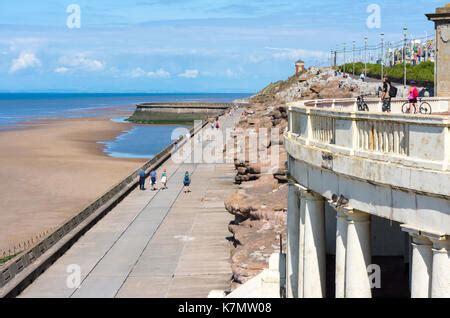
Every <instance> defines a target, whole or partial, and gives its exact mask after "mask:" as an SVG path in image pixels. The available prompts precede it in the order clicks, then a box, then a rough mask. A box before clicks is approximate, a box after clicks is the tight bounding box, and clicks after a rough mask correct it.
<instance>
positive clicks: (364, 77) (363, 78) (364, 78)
mask: <svg viewBox="0 0 450 318" xmlns="http://www.w3.org/2000/svg"><path fill="white" fill-rule="evenodd" d="M359 79H360V80H361V81H362V82H365V81H366V76H365V75H364V73H361V75H359Z"/></svg>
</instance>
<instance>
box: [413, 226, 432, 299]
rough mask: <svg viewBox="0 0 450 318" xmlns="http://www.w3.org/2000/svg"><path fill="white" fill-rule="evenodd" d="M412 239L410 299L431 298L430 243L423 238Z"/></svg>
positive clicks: (417, 236)
mask: <svg viewBox="0 0 450 318" xmlns="http://www.w3.org/2000/svg"><path fill="white" fill-rule="evenodd" d="M411 237H412V243H411V246H412V264H411V298H429V297H430V296H431V269H432V260H433V252H432V250H431V248H432V243H431V241H430V240H429V239H427V238H426V237H424V236H419V235H414V234H412V235H411Z"/></svg>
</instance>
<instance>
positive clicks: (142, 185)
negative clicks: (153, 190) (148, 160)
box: [138, 169, 145, 190]
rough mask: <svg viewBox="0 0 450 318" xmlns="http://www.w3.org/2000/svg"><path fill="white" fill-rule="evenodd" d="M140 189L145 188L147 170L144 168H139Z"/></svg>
mask: <svg viewBox="0 0 450 318" xmlns="http://www.w3.org/2000/svg"><path fill="white" fill-rule="evenodd" d="M138 174H139V189H140V190H145V171H144V169H139V172H138Z"/></svg>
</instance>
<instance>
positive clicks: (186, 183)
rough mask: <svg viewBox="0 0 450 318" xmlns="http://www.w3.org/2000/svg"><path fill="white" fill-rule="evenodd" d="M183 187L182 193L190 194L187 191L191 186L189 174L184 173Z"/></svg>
mask: <svg viewBox="0 0 450 318" xmlns="http://www.w3.org/2000/svg"><path fill="white" fill-rule="evenodd" d="M183 185H184V193H188V192H191V191H190V190H189V186H190V185H191V176H190V175H189V172H188V171H186V173H185V174H184V178H183Z"/></svg>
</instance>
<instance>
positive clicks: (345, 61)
mask: <svg viewBox="0 0 450 318" xmlns="http://www.w3.org/2000/svg"><path fill="white" fill-rule="evenodd" d="M346 45H347V43H344V74H345V63H347V59H346V56H345V53H346V51H345V50H346Z"/></svg>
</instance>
